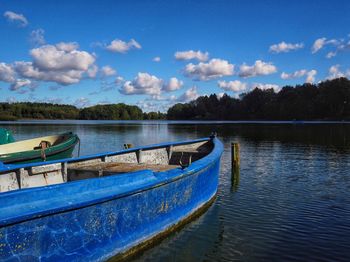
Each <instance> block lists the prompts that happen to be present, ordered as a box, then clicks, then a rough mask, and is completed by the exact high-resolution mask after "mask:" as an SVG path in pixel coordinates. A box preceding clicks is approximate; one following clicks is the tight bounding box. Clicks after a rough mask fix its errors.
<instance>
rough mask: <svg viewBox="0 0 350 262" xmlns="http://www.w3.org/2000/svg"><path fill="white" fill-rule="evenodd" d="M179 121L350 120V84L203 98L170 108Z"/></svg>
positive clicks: (344, 81)
mask: <svg viewBox="0 0 350 262" xmlns="http://www.w3.org/2000/svg"><path fill="white" fill-rule="evenodd" d="M167 118H168V119H174V120H175V119H176V120H185V119H186V120H187V119H192V120H197V119H198V120H199V119H200V120H350V81H349V80H348V79H347V78H338V79H334V80H327V81H325V82H321V83H319V84H317V85H315V84H307V83H305V84H303V85H297V86H295V87H293V86H285V87H283V88H282V89H281V90H280V91H279V92H277V93H276V92H275V91H274V90H273V89H266V90H261V89H258V88H255V89H254V90H252V91H251V92H249V93H245V94H242V95H241V96H240V99H237V98H233V97H230V96H228V95H226V94H225V95H224V96H222V97H221V98H218V97H217V96H216V95H210V96H201V97H199V98H197V99H196V100H194V101H192V102H189V103H185V104H180V103H179V104H175V105H174V106H172V107H171V108H169V110H168V113H167Z"/></svg>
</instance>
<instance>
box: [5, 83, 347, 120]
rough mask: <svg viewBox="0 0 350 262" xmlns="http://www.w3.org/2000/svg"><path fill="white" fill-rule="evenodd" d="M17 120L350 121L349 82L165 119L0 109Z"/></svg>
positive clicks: (24, 106) (267, 93) (246, 98)
mask: <svg viewBox="0 0 350 262" xmlns="http://www.w3.org/2000/svg"><path fill="white" fill-rule="evenodd" d="M18 119H82V120H157V119H160V120H161V119H168V120H286V121H290V120H338V121H339V120H350V80H348V79H347V78H344V77H342V78H337V79H333V80H327V81H324V82H320V83H318V84H309V83H305V84H303V85H296V86H284V87H283V88H281V89H280V90H279V91H277V92H276V90H274V89H272V88H271V89H265V90H262V89H259V88H255V89H253V90H251V91H250V92H247V93H244V94H242V95H240V97H239V98H235V97H231V96H229V95H227V94H224V95H222V96H218V95H216V94H212V95H210V96H201V97H199V98H197V99H196V100H193V101H191V102H189V103H177V104H174V105H173V106H171V107H170V108H169V109H168V111H167V113H162V112H159V111H158V112H143V111H142V109H141V108H140V107H138V106H135V105H126V104H124V103H119V104H107V105H95V106H91V107H85V108H77V107H75V106H73V105H64V104H51V103H31V102H17V103H0V121H6V120H10V121H12V120H18Z"/></svg>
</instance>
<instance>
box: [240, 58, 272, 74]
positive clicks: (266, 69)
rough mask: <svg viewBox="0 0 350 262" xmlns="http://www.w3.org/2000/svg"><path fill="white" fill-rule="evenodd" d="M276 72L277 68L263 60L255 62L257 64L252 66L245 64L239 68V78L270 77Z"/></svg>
mask: <svg viewBox="0 0 350 262" xmlns="http://www.w3.org/2000/svg"><path fill="white" fill-rule="evenodd" d="M276 72H277V68H276V66H274V65H273V64H272V63H265V62H263V61H261V60H257V61H255V64H254V65H252V66H248V65H246V64H243V65H241V66H240V67H239V76H241V77H253V76H260V75H270V74H273V73H276Z"/></svg>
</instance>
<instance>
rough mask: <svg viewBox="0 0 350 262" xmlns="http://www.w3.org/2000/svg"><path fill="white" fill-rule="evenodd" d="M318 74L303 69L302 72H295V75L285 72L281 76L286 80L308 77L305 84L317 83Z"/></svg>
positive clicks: (314, 71)
mask: <svg viewBox="0 0 350 262" xmlns="http://www.w3.org/2000/svg"><path fill="white" fill-rule="evenodd" d="M316 74H317V71H316V70H314V69H313V70H310V71H307V70H305V69H302V70H298V71H295V72H294V73H290V74H288V73H285V72H283V73H282V74H281V78H282V79H285V80H286V79H294V78H299V77H303V76H306V80H305V82H306V83H313V82H315V76H316Z"/></svg>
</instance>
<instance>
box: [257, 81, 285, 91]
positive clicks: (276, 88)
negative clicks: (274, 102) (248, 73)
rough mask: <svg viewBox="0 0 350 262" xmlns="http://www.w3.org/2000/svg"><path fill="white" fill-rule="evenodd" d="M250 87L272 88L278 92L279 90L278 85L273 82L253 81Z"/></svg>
mask: <svg viewBox="0 0 350 262" xmlns="http://www.w3.org/2000/svg"><path fill="white" fill-rule="evenodd" d="M251 88H252V89H253V88H259V89H261V90H266V89H271V88H272V89H273V90H275V92H278V91H279V90H280V87H279V85H275V84H262V83H253V84H252V85H251Z"/></svg>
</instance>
